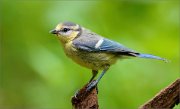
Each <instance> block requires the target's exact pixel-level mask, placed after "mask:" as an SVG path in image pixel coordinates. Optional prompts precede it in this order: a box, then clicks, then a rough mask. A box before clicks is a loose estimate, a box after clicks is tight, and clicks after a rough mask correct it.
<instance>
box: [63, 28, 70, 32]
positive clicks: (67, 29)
mask: <svg viewBox="0 0 180 109" xmlns="http://www.w3.org/2000/svg"><path fill="white" fill-rule="evenodd" d="M69 30H70V29H69V28H63V29H62V32H68V31H69Z"/></svg>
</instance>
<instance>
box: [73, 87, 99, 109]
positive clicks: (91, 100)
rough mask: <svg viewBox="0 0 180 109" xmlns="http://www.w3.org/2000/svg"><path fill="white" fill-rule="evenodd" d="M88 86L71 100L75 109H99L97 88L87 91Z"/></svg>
mask: <svg viewBox="0 0 180 109" xmlns="http://www.w3.org/2000/svg"><path fill="white" fill-rule="evenodd" d="M87 85H88V84H86V85H85V86H84V87H83V88H81V89H80V90H79V91H78V92H77V93H76V94H75V95H74V96H73V97H72V99H71V103H72V106H73V109H98V108H99V105H98V97H97V88H96V87H94V88H93V89H92V90H90V91H87V90H86V88H87Z"/></svg>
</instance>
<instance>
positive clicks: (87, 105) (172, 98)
mask: <svg viewBox="0 0 180 109" xmlns="http://www.w3.org/2000/svg"><path fill="white" fill-rule="evenodd" d="M87 85H88V84H86V85H85V86H84V87H83V88H81V89H80V91H78V92H77V93H76V94H75V95H74V96H73V97H72V99H71V102H72V105H73V108H74V109H98V108H99V105H98V97H97V88H96V87H95V88H93V89H92V90H91V91H86V87H87ZM179 103H180V79H177V80H176V81H175V82H173V83H172V84H170V85H169V86H167V87H166V88H164V89H163V90H161V91H160V92H159V93H158V94H156V96H155V97H153V98H152V99H151V100H149V101H148V102H146V103H145V104H143V105H142V106H140V107H139V109H162V108H163V109H164V108H165V109H172V108H173V107H174V106H175V105H176V104H179Z"/></svg>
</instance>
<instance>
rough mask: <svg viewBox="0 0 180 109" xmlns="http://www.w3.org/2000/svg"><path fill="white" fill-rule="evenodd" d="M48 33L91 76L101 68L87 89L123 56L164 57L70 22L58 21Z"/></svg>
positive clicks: (159, 58)
mask: <svg viewBox="0 0 180 109" xmlns="http://www.w3.org/2000/svg"><path fill="white" fill-rule="evenodd" d="M50 33H52V34H56V35H57V37H58V39H59V40H60V42H61V44H62V46H63V49H64V52H65V54H66V55H67V56H68V57H69V58H71V59H72V60H73V61H74V62H76V63H77V64H79V65H81V66H83V67H86V68H89V69H91V70H92V74H93V75H92V78H91V79H90V82H91V81H92V80H93V79H94V78H95V77H96V75H97V73H98V70H103V71H102V73H101V75H100V76H99V77H98V78H97V80H95V81H92V82H91V83H90V84H89V85H88V88H87V89H88V90H90V89H92V88H93V87H95V86H96V85H97V84H98V82H99V81H100V79H101V78H102V76H103V75H104V74H105V72H106V71H107V70H108V69H109V67H110V66H111V65H112V64H114V63H115V62H116V61H117V60H118V59H122V58H123V57H125V56H126V57H140V58H150V59H158V60H164V61H166V60H165V59H163V58H161V57H158V56H153V55H150V54H141V53H139V52H136V51H134V50H131V49H129V48H127V47H125V46H123V45H122V44H120V43H118V42H115V41H112V40H109V39H107V38H104V37H102V36H100V35H98V34H96V33H94V32H92V31H90V30H88V29H86V28H83V27H81V26H80V25H78V24H75V23H72V22H64V23H60V24H58V25H57V26H56V28H55V29H54V30H52V31H51V32H50Z"/></svg>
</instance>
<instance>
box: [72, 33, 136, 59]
mask: <svg viewBox="0 0 180 109" xmlns="http://www.w3.org/2000/svg"><path fill="white" fill-rule="evenodd" d="M73 45H74V46H75V47H76V48H78V49H80V50H84V51H88V52H108V53H118V54H121V55H128V56H134V53H135V54H136V52H135V51H133V50H131V49H128V48H126V47H125V46H123V45H122V44H120V43H117V42H115V41H111V40H109V39H106V38H102V37H98V38H91V39H88V38H87V39H85V38H84V39H83V38H82V39H81V38H80V40H74V41H73Z"/></svg>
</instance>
